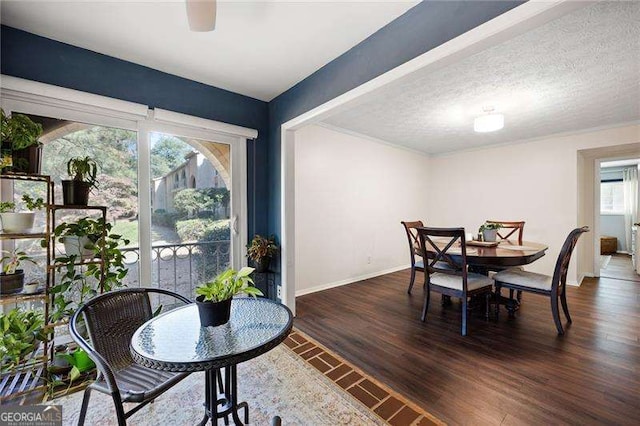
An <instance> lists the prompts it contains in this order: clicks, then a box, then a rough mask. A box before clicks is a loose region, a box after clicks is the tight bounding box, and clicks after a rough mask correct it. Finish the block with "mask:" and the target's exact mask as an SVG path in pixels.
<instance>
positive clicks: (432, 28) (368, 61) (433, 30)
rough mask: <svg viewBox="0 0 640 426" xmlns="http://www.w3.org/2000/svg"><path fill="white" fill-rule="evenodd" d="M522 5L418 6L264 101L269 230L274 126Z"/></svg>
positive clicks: (276, 146) (274, 195) (273, 208)
mask: <svg viewBox="0 0 640 426" xmlns="http://www.w3.org/2000/svg"><path fill="white" fill-rule="evenodd" d="M522 3H525V2H524V1H423V2H422V3H419V4H418V5H416V6H415V7H413V8H411V9H409V10H408V11H407V12H406V13H404V14H403V15H402V16H400V17H398V18H397V19H395V20H394V21H392V22H390V23H389V24H388V25H386V26H385V27H383V28H381V29H380V30H378V31H377V32H376V33H374V34H372V35H371V36H370V37H368V38H367V39H365V40H364V41H362V42H361V43H360V44H358V45H356V46H354V47H353V48H351V49H350V50H349V51H347V52H345V53H344V54H343V55H341V56H339V57H338V58H336V59H335V60H333V61H331V62H330V63H328V64H327V65H325V66H324V67H322V68H320V69H319V70H318V71H316V72H315V73H313V74H312V75H310V76H309V77H307V78H306V79H304V80H303V81H301V82H300V83H298V84H296V85H295V86H293V87H292V88H291V89H289V90H287V91H286V92H284V93H282V94H281V95H279V96H278V97H276V98H275V99H273V100H272V101H271V102H269V163H270V165H271V166H270V174H269V179H270V185H269V186H270V187H271V196H270V198H269V200H270V205H269V229H270V232H271V233H274V234H276V235H279V234H280V230H281V224H280V203H281V194H280V126H281V125H282V124H283V123H286V122H287V121H289V120H291V119H292V118H295V117H297V116H299V115H301V114H303V113H305V112H307V111H310V110H311V109H313V108H315V107H317V106H319V105H322V104H323V103H325V102H327V101H329V100H331V99H334V98H336V97H337V96H340V95H341V94H343V93H346V92H348V91H349V90H351V89H354V88H356V87H358V86H360V85H361V84H363V83H366V82H367V81H369V80H371V79H373V78H375V77H378V76H379V75H381V74H384V73H385V72H387V71H389V70H391V69H393V68H395V67H397V66H399V65H402V64H403V63H405V62H407V61H409V60H411V59H413V58H415V57H417V56H419V55H422V54H423V53H426V52H428V51H429V50H431V49H433V48H435V47H437V46H439V45H441V44H444V43H446V42H447V41H449V40H451V39H453V38H455V37H457V36H459V35H461V34H463V33H465V32H467V31H469V30H471V29H473V28H475V27H477V26H479V25H480V24H483V23H485V22H487V21H489V20H491V19H493V18H495V17H496V16H498V15H501V14H503V13H505V12H507V11H509V10H511V9H513V8H514V7H516V6H518V5H520V4H522Z"/></svg>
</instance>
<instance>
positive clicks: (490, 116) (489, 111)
mask: <svg viewBox="0 0 640 426" xmlns="http://www.w3.org/2000/svg"><path fill="white" fill-rule="evenodd" d="M482 110H483V111H484V112H485V115H481V116H479V117H476V119H475V120H473V130H474V131H476V132H478V133H487V132H495V131H496V130H500V129H502V128H503V127H504V115H502V114H495V113H494V112H493V110H494V108H493V107H484V108H482Z"/></svg>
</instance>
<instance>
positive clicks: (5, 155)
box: [0, 110, 42, 174]
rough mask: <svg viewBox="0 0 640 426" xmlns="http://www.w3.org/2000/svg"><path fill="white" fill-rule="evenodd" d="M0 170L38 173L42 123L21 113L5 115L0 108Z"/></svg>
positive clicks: (40, 155)
mask: <svg viewBox="0 0 640 426" xmlns="http://www.w3.org/2000/svg"><path fill="white" fill-rule="evenodd" d="M0 116H1V117H0V119H1V121H2V126H1V127H2V130H1V135H0V138H1V139H2V148H1V150H2V160H1V163H2V171H3V172H7V171H12V172H22V173H27V174H39V173H40V165H41V159H42V143H41V142H39V141H38V138H39V137H40V135H41V134H42V125H41V124H39V123H35V122H34V121H33V120H31V119H30V118H29V117H27V116H26V115H23V114H12V115H11V117H9V116H7V115H6V114H5V113H4V111H2V110H0Z"/></svg>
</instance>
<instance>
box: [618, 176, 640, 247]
mask: <svg viewBox="0 0 640 426" xmlns="http://www.w3.org/2000/svg"><path fill="white" fill-rule="evenodd" d="M638 168H640V165H639V166H635V167H629V168H627V169H624V170H623V172H622V183H623V185H624V230H625V238H626V240H627V247H628V250H631V227H632V226H633V224H634V223H637V222H638V202H640V196H639V195H638Z"/></svg>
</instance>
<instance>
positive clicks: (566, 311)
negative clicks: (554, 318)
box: [560, 289, 571, 323]
mask: <svg viewBox="0 0 640 426" xmlns="http://www.w3.org/2000/svg"><path fill="white" fill-rule="evenodd" d="M560 301H561V302H562V310H563V311H564V316H565V317H567V321H569V323H571V315H569V307H568V306H567V293H566V292H565V291H564V289H563V291H562V293H561V295H560Z"/></svg>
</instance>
